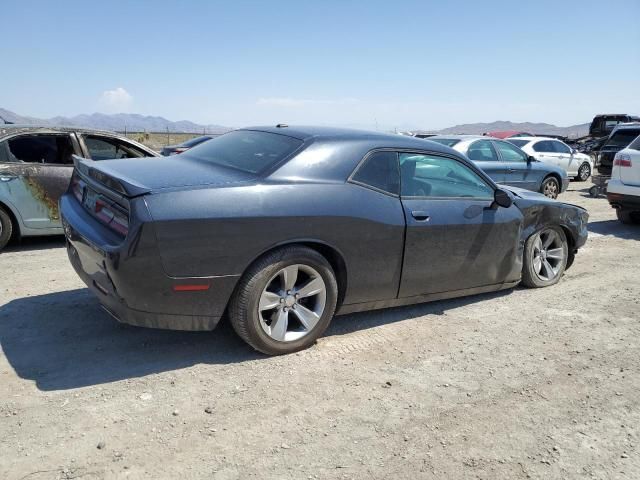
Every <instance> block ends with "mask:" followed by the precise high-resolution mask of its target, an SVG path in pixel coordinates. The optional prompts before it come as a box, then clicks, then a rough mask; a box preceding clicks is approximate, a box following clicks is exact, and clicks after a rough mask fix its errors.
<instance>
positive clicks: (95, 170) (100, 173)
mask: <svg viewBox="0 0 640 480" xmlns="http://www.w3.org/2000/svg"><path fill="white" fill-rule="evenodd" d="M72 158H73V165H74V167H75V169H76V171H78V172H79V173H80V175H81V176H84V177H89V178H91V179H93V180H94V181H97V182H99V183H101V184H102V185H104V186H105V187H107V188H109V189H110V190H113V191H114V192H117V193H119V194H121V195H125V196H127V197H139V196H140V195H144V194H146V193H149V192H150V191H151V189H150V188H149V187H146V186H144V185H141V184H140V183H138V182H136V181H135V180H131V179H130V178H127V177H123V176H121V175H119V176H117V177H116V176H113V175H112V174H110V173H109V169H108V165H107V163H108V161H106V162H105V164H104V166H102V165H100V164H101V163H103V162H94V161H93V160H91V159H88V158H83V157H80V156H78V155H72ZM105 167H106V168H105Z"/></svg>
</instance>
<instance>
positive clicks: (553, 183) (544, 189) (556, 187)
mask: <svg viewBox="0 0 640 480" xmlns="http://www.w3.org/2000/svg"><path fill="white" fill-rule="evenodd" d="M540 193H542V194H544V196H545V197H549V198H554V199H555V198H558V194H559V193H560V183H559V182H558V180H556V178H555V177H547V178H545V179H544V182H542V185H541V186H540Z"/></svg>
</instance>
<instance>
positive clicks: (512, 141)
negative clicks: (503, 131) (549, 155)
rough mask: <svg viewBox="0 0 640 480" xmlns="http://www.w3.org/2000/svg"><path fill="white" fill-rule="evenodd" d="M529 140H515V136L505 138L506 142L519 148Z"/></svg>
mask: <svg viewBox="0 0 640 480" xmlns="http://www.w3.org/2000/svg"><path fill="white" fill-rule="evenodd" d="M530 141H531V140H516V139H515V138H507V142H509V143H510V144H512V145H515V146H516V147H520V148H522V147H524V146H525V145H526V144H527V143H529V142H530Z"/></svg>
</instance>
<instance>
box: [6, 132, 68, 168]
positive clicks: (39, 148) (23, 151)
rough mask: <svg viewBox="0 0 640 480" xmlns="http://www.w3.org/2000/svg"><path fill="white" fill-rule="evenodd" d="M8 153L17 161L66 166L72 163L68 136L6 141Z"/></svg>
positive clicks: (38, 136)
mask: <svg viewBox="0 0 640 480" xmlns="http://www.w3.org/2000/svg"><path fill="white" fill-rule="evenodd" d="M7 144H8V146H9V151H10V152H11V154H12V155H13V156H14V157H15V158H16V159H17V160H19V161H22V162H26V163H47V164H51V165H67V164H71V163H73V160H72V158H71V155H73V153H74V150H73V145H72V144H71V138H69V135H22V136H20V137H16V138H12V139H10V140H8V141H7Z"/></svg>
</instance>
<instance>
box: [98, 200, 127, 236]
mask: <svg viewBox="0 0 640 480" xmlns="http://www.w3.org/2000/svg"><path fill="white" fill-rule="evenodd" d="M93 213H94V215H95V217H96V218H97V219H98V220H100V221H101V222H102V223H104V224H105V225H106V226H108V227H109V228H111V229H112V230H115V231H116V232H118V233H119V234H121V235H123V236H125V237H126V236H127V233H129V218H128V216H127V214H126V212H123V211H122V210H121V209H120V208H118V207H117V206H115V205H113V204H111V203H109V202H107V201H105V200H103V199H102V198H97V199H96V203H95V207H94V212H93Z"/></svg>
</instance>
